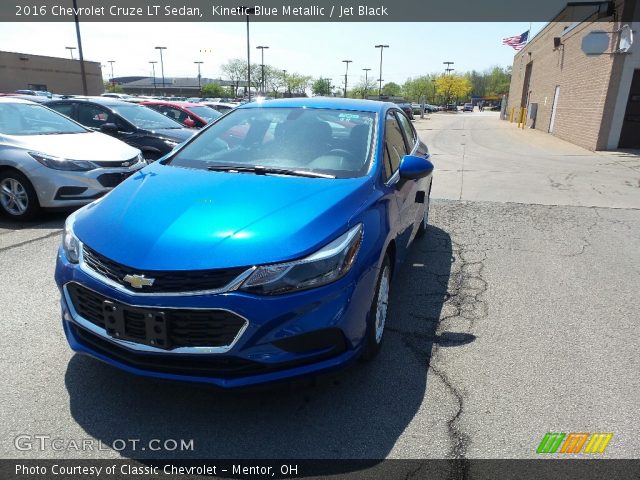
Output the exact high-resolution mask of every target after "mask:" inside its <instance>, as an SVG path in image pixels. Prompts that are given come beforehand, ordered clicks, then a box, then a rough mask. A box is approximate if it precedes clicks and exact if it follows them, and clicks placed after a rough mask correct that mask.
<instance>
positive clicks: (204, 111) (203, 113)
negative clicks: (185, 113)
mask: <svg viewBox="0 0 640 480" xmlns="http://www.w3.org/2000/svg"><path fill="white" fill-rule="evenodd" d="M187 110H189V111H190V112H191V113H193V114H195V115H198V116H199V117H200V118H204V119H205V120H206V121H207V123H208V122H212V121H213V120H215V119H216V118H220V117H221V116H222V114H221V113H220V112H218V111H216V110H214V109H213V108H210V107H207V106H202V107H189V108H188V109H187Z"/></svg>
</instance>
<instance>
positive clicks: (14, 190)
mask: <svg viewBox="0 0 640 480" xmlns="http://www.w3.org/2000/svg"><path fill="white" fill-rule="evenodd" d="M0 204H2V208H4V209H5V210H6V211H7V212H8V213H10V214H11V215H16V216H18V215H24V213H25V212H26V211H27V209H28V208H29V195H28V193H27V190H26V189H25V188H24V185H22V183H20V182H19V181H18V180H16V179H15V178H11V177H9V178H5V179H3V180H2V182H1V183H0Z"/></svg>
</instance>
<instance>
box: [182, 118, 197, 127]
mask: <svg viewBox="0 0 640 480" xmlns="http://www.w3.org/2000/svg"><path fill="white" fill-rule="evenodd" d="M184 126H185V127H189V128H194V127H195V126H196V122H194V121H193V119H192V118H191V117H187V118H185V119H184Z"/></svg>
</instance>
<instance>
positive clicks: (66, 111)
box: [51, 103, 73, 118]
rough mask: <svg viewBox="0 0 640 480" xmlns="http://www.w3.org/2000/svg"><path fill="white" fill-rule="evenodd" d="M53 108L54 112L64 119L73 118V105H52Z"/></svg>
mask: <svg viewBox="0 0 640 480" xmlns="http://www.w3.org/2000/svg"><path fill="white" fill-rule="evenodd" d="M51 108H53V109H54V110H55V111H56V112H59V113H61V114H62V115H64V116H65V117H69V118H73V104H72V103H61V104H58V105H54V106H52V107H51Z"/></svg>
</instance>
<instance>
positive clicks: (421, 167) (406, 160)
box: [400, 155, 433, 180]
mask: <svg viewBox="0 0 640 480" xmlns="http://www.w3.org/2000/svg"><path fill="white" fill-rule="evenodd" d="M431 172H433V163H431V162H430V161H429V160H428V159H426V158H423V157H416V156H414V155H405V156H404V157H402V160H400V177H401V178H407V179H413V180H416V179H418V178H422V177H426V176H427V175H430V174H431Z"/></svg>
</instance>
